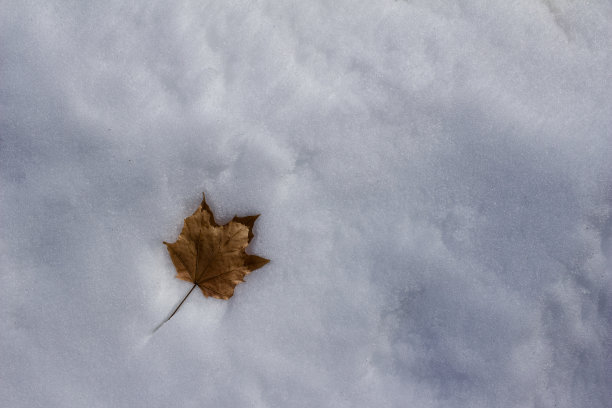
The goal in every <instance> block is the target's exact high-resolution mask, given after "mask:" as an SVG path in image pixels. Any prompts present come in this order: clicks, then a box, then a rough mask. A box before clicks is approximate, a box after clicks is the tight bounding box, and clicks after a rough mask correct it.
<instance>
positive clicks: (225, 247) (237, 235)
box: [156, 196, 270, 330]
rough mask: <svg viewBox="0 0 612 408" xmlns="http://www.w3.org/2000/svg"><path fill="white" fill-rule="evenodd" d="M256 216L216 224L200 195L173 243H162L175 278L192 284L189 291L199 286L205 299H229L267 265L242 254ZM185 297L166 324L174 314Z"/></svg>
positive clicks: (250, 238) (263, 260) (258, 258)
mask: <svg viewBox="0 0 612 408" xmlns="http://www.w3.org/2000/svg"><path fill="white" fill-rule="evenodd" d="M257 217H259V215H251V216H247V217H238V216H236V217H234V219H232V220H231V221H230V222H228V223H227V224H225V225H218V224H217V223H216V221H215V217H214V215H213V213H212V211H211V210H210V207H209V206H208V204H206V197H204V196H203V198H202V204H200V207H198V209H197V210H196V211H195V212H194V213H193V214H192V215H191V216H190V217H187V218H185V223H184V225H183V230H182V231H181V233H180V235H179V237H178V239H177V240H176V242H174V243H173V244H169V243H167V242H164V244H166V246H167V248H168V252H169V253H170V258H171V259H172V263H173V264H174V267H175V268H176V272H177V274H176V277H177V278H179V279H182V280H184V281H187V282H192V283H193V284H194V286H193V287H192V288H191V291H193V289H194V288H195V287H196V286H198V287H199V288H200V289H201V290H202V293H203V294H204V296H212V297H215V298H218V299H229V298H231V297H232V295H233V294H234V288H235V287H236V285H237V284H239V283H240V282H244V277H245V276H246V275H248V274H249V273H251V272H252V271H254V270H255V269H258V268H261V267H262V266H264V265H265V264H267V263H268V262H270V261H269V260H268V259H265V258H261V257H259V256H257V255H249V254H247V253H246V251H245V249H246V247H247V245H248V244H249V243H250V242H251V240H252V239H253V225H254V224H255V220H256V219H257ZM191 291H189V293H188V294H187V296H189V294H190V293H191ZM187 296H185V298H184V299H183V301H182V302H181V303H180V304H179V306H178V307H177V308H176V310H175V311H174V312H173V313H172V314H171V315H170V317H168V319H166V321H168V320H170V318H171V317H172V316H173V315H174V313H176V311H177V310H178V308H179V307H181V305H182V304H183V302H184V301H185V299H186V298H187ZM163 323H165V321H164V322H162V324H163ZM160 326H161V324H160ZM160 326H158V328H159V327H160ZM156 330H157V329H156Z"/></svg>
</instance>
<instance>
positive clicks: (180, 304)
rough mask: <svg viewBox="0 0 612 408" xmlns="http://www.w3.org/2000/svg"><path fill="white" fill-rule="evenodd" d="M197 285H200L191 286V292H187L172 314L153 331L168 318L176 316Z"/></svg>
mask: <svg viewBox="0 0 612 408" xmlns="http://www.w3.org/2000/svg"><path fill="white" fill-rule="evenodd" d="M196 286H198V284H197V283H194V284H193V286H192V287H191V290H190V291H189V292H187V294H186V295H185V297H184V298H183V300H181V303H179V305H178V306H177V307H176V309H174V312H172V314H171V315H170V316H168V318H167V319H166V320H164V321H163V322H161V323H160V324H159V325H157V327H156V328H155V329H154V330H153V333H155V332H156V331H157V330H158V329H159V328H160V327H162V326H163V325H164V323H166V322H167V321H168V320H170V319H172V316H174V315H175V314H176V312H178V310H179V309H180V307H181V306H182V305H183V303H185V300H187V298H188V297H189V295H191V292H193V290H194V289H195V287H196Z"/></svg>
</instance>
